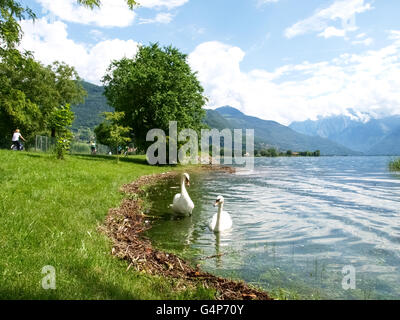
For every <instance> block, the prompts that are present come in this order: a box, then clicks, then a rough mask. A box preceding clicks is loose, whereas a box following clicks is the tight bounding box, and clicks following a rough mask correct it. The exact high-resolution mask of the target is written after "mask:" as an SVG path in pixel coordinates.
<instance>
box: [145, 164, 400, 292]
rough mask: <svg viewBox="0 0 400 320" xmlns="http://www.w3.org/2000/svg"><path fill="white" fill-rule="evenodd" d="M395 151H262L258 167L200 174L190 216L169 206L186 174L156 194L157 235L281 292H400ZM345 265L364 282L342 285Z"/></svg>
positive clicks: (166, 245) (211, 265) (210, 267)
mask: <svg viewBox="0 0 400 320" xmlns="http://www.w3.org/2000/svg"><path fill="white" fill-rule="evenodd" d="M390 159H391V158H390V157H320V158H256V160H255V169H254V171H238V172H237V173H236V174H227V173H215V172H211V173H205V174H196V175H192V176H191V180H192V181H191V187H190V188H189V189H188V190H189V193H190V196H191V198H192V200H193V201H194V203H195V209H194V211H193V215H192V217H188V218H178V217H176V216H174V215H173V214H171V212H170V211H169V209H168V204H169V203H171V202H172V198H173V196H174V194H175V193H177V192H179V188H178V186H179V181H178V179H176V180H174V181H170V182H168V183H163V184H159V185H157V186H156V187H154V188H153V189H152V190H151V192H150V194H151V196H150V198H151V200H153V201H154V206H153V208H152V209H151V213H152V214H154V215H158V216H160V219H157V221H156V222H155V223H154V225H153V228H152V229H151V230H150V231H148V232H147V235H148V236H149V237H150V238H151V239H152V240H153V241H154V242H155V243H156V244H157V245H158V246H159V247H161V248H163V249H167V250H174V251H175V252H179V253H181V254H183V255H185V256H187V257H191V258H192V259H193V260H194V261H196V263H200V264H201V265H202V268H203V269H204V270H207V271H210V272H212V273H215V274H218V275H223V276H229V277H234V278H238V279H244V280H245V281H247V282H249V283H252V284H255V285H258V286H261V287H263V288H265V289H266V290H269V291H271V292H274V293H275V294H279V295H280V296H281V297H287V298H305V299H314V298H317V299H321V298H322V299H324V298H328V299H389V298H392V299H399V298H400V175H398V174H395V173H391V172H389V171H388V163H389V161H390ZM218 195H223V196H224V197H225V210H226V211H228V212H229V213H230V214H231V216H232V220H233V228H232V230H231V231H229V232H225V233H222V234H221V235H220V236H216V235H215V234H214V233H212V232H210V231H209V230H208V227H207V224H208V221H209V219H210V218H211V217H212V215H213V214H214V213H216V210H217V209H216V208H214V207H213V202H214V200H215V198H216V197H217V196H218ZM160 198H162V199H160ZM216 254H222V256H220V257H219V258H211V259H205V260H199V259H200V258H202V257H203V258H204V257H207V256H212V255H216ZM345 266H352V267H354V268H355V272H356V273H355V276H356V278H355V279H356V289H355V290H352V289H350V290H344V289H343V287H342V280H343V277H344V276H343V274H342V269H343V267H345ZM279 288H282V290H279Z"/></svg>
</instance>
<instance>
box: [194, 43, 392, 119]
mask: <svg viewBox="0 0 400 320" xmlns="http://www.w3.org/2000/svg"><path fill="white" fill-rule="evenodd" d="M244 56H245V53H244V52H243V51H242V50H241V49H240V48H238V47H232V46H229V45H226V44H223V43H220V42H206V43H203V44H201V45H199V46H198V47H197V48H196V49H195V50H194V52H193V53H192V54H190V56H189V61H190V64H191V66H192V68H193V69H194V70H196V71H198V72H199V73H198V76H199V79H200V81H201V82H202V84H203V86H204V88H205V90H206V91H205V92H206V94H207V96H208V97H209V99H210V100H209V107H211V108H215V107H219V106H223V105H231V106H233V107H236V108H239V109H240V110H242V111H243V112H245V113H247V114H250V115H254V116H258V117H261V118H264V119H270V120H276V121H278V122H281V123H283V124H289V123H290V122H292V121H294V120H297V121H299V120H306V119H316V118H317V117H318V116H329V115H335V114H348V109H350V108H352V109H353V110H355V111H356V112H360V113H361V112H368V113H369V114H371V115H372V116H377V117H378V116H384V115H389V114H400V91H399V90H398V88H399V87H400V78H399V77H398V74H400V40H395V41H394V42H393V43H392V44H391V45H389V46H387V47H384V48H382V49H380V50H375V51H372V50H371V51H367V52H365V53H363V54H358V55H355V54H344V55H341V56H339V57H337V58H335V59H333V60H331V61H323V62H319V63H309V62H304V63H301V64H297V65H284V66H282V67H280V68H277V69H276V70H273V71H272V72H270V71H267V70H252V71H250V72H244V71H242V70H241V68H240V63H241V61H242V60H243V58H244Z"/></svg>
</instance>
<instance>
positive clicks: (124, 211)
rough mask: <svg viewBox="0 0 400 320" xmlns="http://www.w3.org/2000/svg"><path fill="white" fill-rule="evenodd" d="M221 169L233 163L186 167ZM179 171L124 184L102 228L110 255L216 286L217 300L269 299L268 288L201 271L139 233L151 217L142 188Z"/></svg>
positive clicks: (138, 267) (155, 272)
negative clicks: (263, 288)
mask: <svg viewBox="0 0 400 320" xmlns="http://www.w3.org/2000/svg"><path fill="white" fill-rule="evenodd" d="M197 170H199V171H224V172H228V173H232V172H234V171H235V169H234V168H232V167H223V166H209V165H202V166H200V167H193V168H190V169H189V170H188V171H189V172H190V171H192V172H193V171H197ZM179 174H180V171H179V170H177V171H170V172H165V173H161V174H153V175H145V176H141V177H140V178H139V179H137V180H135V181H133V182H132V183H129V184H126V185H123V186H122V187H121V189H120V190H121V192H124V193H125V194H126V195H127V196H128V197H126V198H124V199H123V200H122V203H121V205H120V207H119V208H114V209H110V210H109V212H108V215H107V217H106V220H105V223H104V225H103V226H102V227H101V229H102V231H103V232H104V233H105V234H106V235H107V236H108V237H109V238H110V239H111V241H112V252H111V253H112V255H113V256H115V257H117V258H119V259H123V260H126V261H128V263H129V266H128V268H127V269H126V270H127V271H129V269H134V270H136V271H138V272H146V273H147V274H150V275H158V276H162V277H167V278H168V277H169V278H174V279H180V280H183V281H184V283H183V284H182V286H185V285H186V284H190V285H193V286H199V285H202V286H203V287H204V288H212V289H215V291H216V295H215V299H216V300H272V298H271V297H270V296H269V295H268V293H267V292H264V291H262V290H261V289H256V288H252V287H250V286H249V285H248V284H247V283H245V282H244V281H238V280H230V279H226V278H222V277H218V276H215V275H213V274H211V273H208V272H204V271H202V270H201V269H200V268H199V266H196V267H193V266H191V265H190V263H188V262H187V261H185V260H184V259H181V258H179V257H178V256H177V255H175V254H172V253H167V252H164V251H161V250H158V249H156V248H154V247H153V245H152V242H151V240H150V239H147V238H145V237H143V236H142V233H143V232H144V231H146V230H148V229H150V228H151V221H150V219H151V217H148V216H146V215H144V214H143V211H144V203H143V199H142V196H143V192H144V191H143V188H144V187H148V186H151V185H153V184H155V183H157V182H160V181H163V180H166V179H172V178H175V177H176V176H178V175H179Z"/></svg>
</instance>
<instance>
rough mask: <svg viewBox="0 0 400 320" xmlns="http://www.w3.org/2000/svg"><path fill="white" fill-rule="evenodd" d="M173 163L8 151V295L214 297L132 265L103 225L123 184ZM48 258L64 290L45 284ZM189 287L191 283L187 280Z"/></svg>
mask: <svg viewBox="0 0 400 320" xmlns="http://www.w3.org/2000/svg"><path fill="white" fill-rule="evenodd" d="M168 170H171V168H170V167H151V166H148V165H146V163H145V160H144V158H143V157H141V156H135V157H130V158H125V159H121V161H120V162H119V163H116V161H115V160H114V159H113V158H111V157H102V156H95V157H93V156H85V155H80V156H68V157H67V159H66V160H64V161H59V160H56V159H55V157H54V156H53V155H49V154H39V153H27V152H12V151H7V150H0V183H1V188H0V248H1V251H0V279H1V280H0V299H194V298H200V299H208V298H212V295H213V292H212V291H211V290H208V289H204V288H200V287H197V288H195V287H191V286H186V289H182V290H176V289H175V285H176V282H177V281H178V280H172V279H166V278H162V277H158V276H149V275H146V274H144V273H138V272H134V271H132V270H129V271H126V269H127V266H128V264H127V262H125V261H122V260H119V259H117V258H115V257H113V256H112V255H111V242H110V240H109V239H108V238H107V237H106V236H105V235H104V234H102V233H101V232H99V231H98V226H99V225H102V224H103V221H104V219H105V217H106V215H107V212H108V209H109V208H112V207H118V206H119V204H120V202H121V200H122V197H123V195H122V194H121V193H120V192H119V188H120V186H121V185H122V184H124V183H128V182H131V181H133V180H135V179H136V178H138V177H139V176H141V175H146V174H152V173H159V172H165V171H168ZM46 265H51V266H54V267H55V269H56V289H55V290H44V289H43V288H42V285H41V282H42V278H43V277H44V275H43V274H42V273H41V271H42V268H43V267H44V266H46ZM181 287H183V286H181Z"/></svg>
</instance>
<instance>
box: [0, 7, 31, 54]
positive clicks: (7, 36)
mask: <svg viewBox="0 0 400 320" xmlns="http://www.w3.org/2000/svg"><path fill="white" fill-rule="evenodd" d="M35 18H36V16H35V14H34V13H33V11H32V10H31V9H29V8H24V7H23V6H22V5H21V4H20V3H19V2H18V1H15V0H0V56H2V55H3V53H4V52H5V51H7V50H10V49H13V48H15V46H16V45H17V44H19V42H20V41H21V37H22V31H21V26H20V25H19V23H18V21H20V20H22V19H35Z"/></svg>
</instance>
